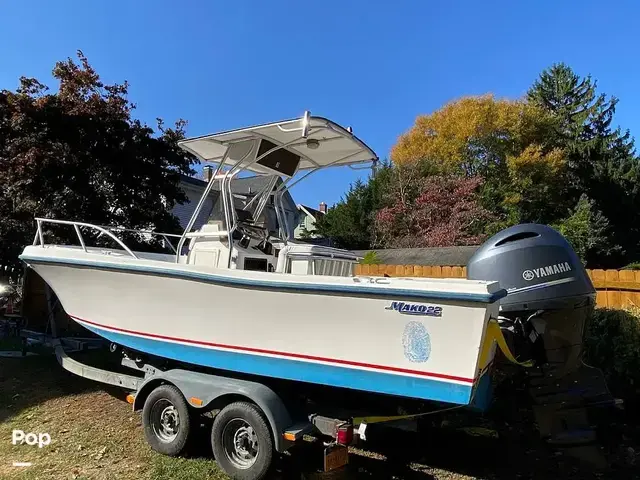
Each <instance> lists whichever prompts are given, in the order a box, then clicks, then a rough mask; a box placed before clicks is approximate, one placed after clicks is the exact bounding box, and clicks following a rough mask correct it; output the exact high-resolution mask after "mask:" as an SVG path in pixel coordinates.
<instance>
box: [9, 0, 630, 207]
mask: <svg viewBox="0 0 640 480" xmlns="http://www.w3.org/2000/svg"><path fill="white" fill-rule="evenodd" d="M0 6H1V7H2V8H1V9H0V88H8V89H14V88H15V87H16V85H17V81H18V78H19V77H20V76H21V75H25V76H34V77H36V78H38V79H40V80H41V81H44V82H45V83H47V84H50V85H51V84H52V82H51V77H50V72H51V69H52V67H53V65H54V63H55V62H56V61H57V60H60V59H64V58H66V57H68V56H74V55H75V51H76V49H81V50H83V51H84V53H85V54H86V55H87V56H88V58H89V61H90V62H91V64H92V65H93V66H94V68H96V70H97V71H98V73H99V74H100V75H101V76H102V78H103V80H104V81H105V82H109V83H112V82H122V81H124V80H125V79H126V80H128V81H129V82H130V84H131V89H130V99H131V100H132V101H133V102H135V103H136V104H137V105H138V109H137V111H136V115H137V116H138V117H139V118H141V119H142V120H144V121H146V122H147V123H149V124H152V125H154V124H155V120H154V119H155V118H156V117H162V118H164V119H165V121H167V122H171V121H173V120H174V119H177V118H180V117H181V118H184V119H186V120H188V121H189V127H188V134H189V135H190V136H191V135H201V134H205V133H211V132H214V131H218V130H225V129H231V128H236V127H242V126H246V125H252V124H257V123H262V122H270V121H276V120H280V119H284V118H290V117H297V116H300V115H302V113H303V112H304V110H311V112H312V113H313V114H316V115H321V116H325V117H329V118H331V119H333V120H335V121H337V122H338V123H341V124H343V125H345V126H347V125H351V126H352V127H353V129H354V133H355V134H356V135H358V136H359V137H360V138H362V139H363V140H364V141H365V142H367V143H368V144H369V145H371V147H372V148H374V150H376V151H377V153H378V155H379V156H380V157H381V158H385V157H386V156H387V155H388V152H389V149H390V148H391V146H392V145H393V144H394V142H395V141H396V139H397V137H398V135H400V134H401V133H402V132H404V131H406V130H407V129H408V128H410V127H411V125H412V123H413V121H414V120H415V117H416V116H417V115H419V114H425V113H429V112H431V111H433V110H435V109H437V108H438V107H440V106H441V105H442V104H444V103H445V102H447V101H449V100H452V99H455V98H457V97H460V96H463V95H473V94H482V93H487V92H492V93H494V94H496V95H497V96H506V97H518V96H521V95H523V94H524V92H525V91H526V90H527V88H528V87H529V85H530V84H531V82H532V81H533V80H534V79H535V78H536V77H537V75H538V74H539V72H540V71H541V70H542V69H543V68H545V67H547V66H550V65H551V64H552V63H554V62H559V61H564V62H567V63H568V64H569V65H570V66H572V67H573V68H574V69H575V70H576V71H577V72H578V73H580V74H582V75H585V74H588V73H590V74H592V76H593V77H594V78H596V79H597V80H598V82H599V87H600V89H601V91H604V92H606V93H608V94H612V95H615V96H617V97H618V98H619V99H620V103H619V106H618V111H617V115H616V118H615V122H616V123H618V124H620V125H621V126H622V127H623V128H625V129H626V128H628V129H630V130H631V133H632V135H636V136H637V135H640V115H639V114H638V111H640V91H639V88H638V86H639V85H640V83H639V82H638V76H639V74H640V62H639V61H638V60H639V58H638V57H639V48H640V36H639V34H638V24H637V20H638V18H640V2H637V1H633V0H628V1H609V2H602V1H588V0H582V1H580V2H578V1H570V0H566V1H557V0H556V1H552V0H536V1H528V2H513V1H490V2H478V1H426V0H420V1H419V0H413V1H410V0H405V1H396V2H392V1H389V0H387V1H371V0H370V1H365V0H342V1H338V0H323V1H322V2H300V1H279V0H269V1H258V0H255V1H238V0H236V1H234V2H221V1H182V2H177V1H173V2H170V1H164V0H163V1H159V0H155V1H150V0H148V1H142V0H137V1H121V0H117V1H116V0H110V1H91V2H80V1H79V0H77V1H66V0H57V1H55V2H52V1H40V0H39V1H36V0H32V1H30V2H24V1H20V0H3V1H1V2H0ZM366 175H367V173H366V172H364V173H362V172H360V173H357V172H353V171H351V170H349V169H348V168H339V169H333V170H331V171H324V172H318V173H317V174H314V175H312V176H311V177H310V178H309V179H308V180H306V181H303V182H302V183H301V184H299V186H298V187H295V188H294V192H293V193H294V198H295V200H296V201H298V202H302V203H307V204H309V205H312V206H315V205H317V204H318V203H319V202H320V201H325V202H327V203H329V204H332V203H334V202H336V201H338V200H339V198H340V197H341V196H342V195H343V193H344V192H345V191H346V190H347V188H348V186H349V184H350V183H351V182H352V181H354V180H355V179H356V178H357V177H358V176H361V177H362V176H366Z"/></svg>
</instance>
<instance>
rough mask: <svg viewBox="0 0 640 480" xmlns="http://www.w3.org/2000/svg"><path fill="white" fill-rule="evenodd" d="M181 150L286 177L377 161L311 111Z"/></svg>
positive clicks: (189, 143)
mask: <svg viewBox="0 0 640 480" xmlns="http://www.w3.org/2000/svg"><path fill="white" fill-rule="evenodd" d="M178 145H179V146H180V147H181V148H183V149H184V150H186V151H188V152H190V153H192V154H194V155H195V156H196V157H198V158H199V159H200V160H202V161H205V162H213V163H220V162H222V161H223V160H224V166H235V165H237V166H238V167H240V168H242V169H246V170H250V171H252V172H255V173H259V174H274V173H276V174H279V175H285V176H288V177H292V176H293V175H294V174H295V173H296V172H297V171H299V170H313V169H318V168H323V167H328V166H334V165H335V166H338V165H354V164H359V163H366V162H371V161H375V160H377V159H378V157H377V156H376V154H375V152H374V151H373V150H372V149H371V148H369V147H368V146H367V145H366V144H365V143H364V142H363V141H362V140H360V139H359V138H358V137H356V136H355V135H353V134H352V133H351V130H350V129H346V128H344V127H341V126H340V125H338V124H337V123H334V122H332V121H330V120H327V119H326V118H322V117H312V116H310V114H309V112H305V115H304V116H303V117H302V118H299V119H295V120H283V121H281V122H276V123H268V124H264V125H257V126H255V127H247V128H241V129H238V130H229V131H226V132H220V133H214V134H212V135H204V136H201V137H195V138H189V139H186V140H182V141H180V142H179V143H178Z"/></svg>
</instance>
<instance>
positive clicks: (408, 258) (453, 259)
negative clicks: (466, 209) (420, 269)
mask: <svg viewBox="0 0 640 480" xmlns="http://www.w3.org/2000/svg"><path fill="white" fill-rule="evenodd" d="M478 248H480V246H479V245H478V246H471V247H431V248H389V249H382V250H354V251H353V253H355V254H356V255H358V256H360V257H364V256H365V254H366V253H367V252H369V251H375V252H376V253H377V256H378V258H379V259H380V263H382V264H385V265H426V266H432V267H436V266H440V267H444V266H452V267H455V266H460V267H462V266H465V265H466V264H467V263H468V262H469V259H471V257H472V256H473V254H474V253H475V251H476V250H477V249H478Z"/></svg>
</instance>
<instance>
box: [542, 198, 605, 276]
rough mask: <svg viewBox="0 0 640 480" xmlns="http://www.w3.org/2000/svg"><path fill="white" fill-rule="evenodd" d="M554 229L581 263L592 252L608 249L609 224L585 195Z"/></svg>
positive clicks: (584, 261)
mask: <svg viewBox="0 0 640 480" xmlns="http://www.w3.org/2000/svg"><path fill="white" fill-rule="evenodd" d="M554 228H555V229H556V230H558V231H559V232H560V233H561V234H562V235H564V237H565V238H566V239H567V240H568V242H569V243H570V244H571V246H572V247H573V249H574V250H575V252H576V253H577V254H578V256H579V257H580V258H581V259H582V261H583V263H586V261H587V258H588V257H589V254H591V253H592V252H593V251H594V250H595V251H598V250H601V249H603V248H607V247H608V246H607V242H608V236H609V235H608V233H609V232H608V230H609V222H608V221H607V219H606V218H605V217H604V216H603V215H602V213H600V212H599V211H598V210H597V209H596V208H595V206H594V202H593V201H592V200H589V198H588V197H587V196H586V195H585V194H582V195H581V196H580V200H578V204H577V205H576V207H575V208H574V209H573V210H572V211H571V214H570V215H569V216H568V217H567V218H565V219H563V220H562V223H559V224H558V225H554ZM609 248H610V246H609Z"/></svg>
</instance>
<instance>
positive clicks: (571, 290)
mask: <svg viewBox="0 0 640 480" xmlns="http://www.w3.org/2000/svg"><path fill="white" fill-rule="evenodd" d="M467 277H468V278H469V279H472V280H489V281H491V280H492V281H498V282H499V283H500V286H501V287H502V288H504V289H505V290H506V291H507V296H506V297H504V298H502V299H501V301H500V311H499V318H498V323H499V324H500V328H501V331H502V333H503V336H504V337H505V340H506V342H507V345H508V347H509V349H510V350H511V353H512V354H513V355H514V357H515V358H516V360H518V361H519V362H520V361H527V360H533V361H534V364H535V365H536V368H532V369H528V370H526V372H527V378H528V382H527V383H528V387H529V388H528V391H529V394H530V397H531V399H532V401H533V413H534V415H535V418H536V423H537V425H538V427H539V429H540V434H541V435H542V436H543V438H545V439H547V441H548V442H550V443H552V444H553V445H555V446H557V447H562V446H565V447H569V446H576V445H580V446H581V448H583V450H580V451H582V452H588V454H587V455H586V456H587V457H588V461H589V462H591V463H592V464H593V465H595V466H602V465H603V463H604V457H603V456H602V454H601V452H600V449H599V448H598V447H597V445H596V434H595V430H594V429H593V428H592V423H591V420H590V419H589V417H590V415H588V412H590V411H591V409H592V407H594V406H597V407H603V406H611V405H615V404H616V403H617V402H616V400H614V399H613V398H612V397H611V394H610V393H609V390H608V388H607V385H606V381H605V379H604V375H603V374H602V372H601V371H600V370H598V369H595V368H592V367H589V366H586V365H585V364H584V363H583V362H582V355H581V354H582V350H583V341H584V335H585V333H586V330H587V326H588V321H589V319H590V317H591V314H592V312H593V309H594V308H595V297H596V291H595V289H594V287H593V284H592V283H591V280H590V279H589V276H588V275H587V273H586V271H585V269H584V267H583V266H582V262H581V261H580V259H579V258H578V256H577V255H576V253H575V252H574V251H573V249H572V248H571V246H570V245H569V243H568V242H567V241H566V240H565V239H564V237H563V236H562V235H561V234H560V233H559V232H557V231H555V230H554V229H552V228H550V227H548V226H545V225H537V224H522V225H516V226H514V227H511V228H507V229H505V230H503V231H501V232H499V233H498V234H496V235H494V236H493V237H491V238H490V239H489V240H487V241H486V242H485V244H484V245H482V246H481V247H480V248H479V249H478V250H477V251H476V252H475V254H474V255H473V257H472V258H471V259H470V260H469V263H468V264H467ZM584 449H587V450H584ZM566 452H567V453H568V454H573V453H572V452H574V450H573V449H571V448H569V449H567V450H566ZM582 459H583V460H584V457H583V458H582Z"/></svg>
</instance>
